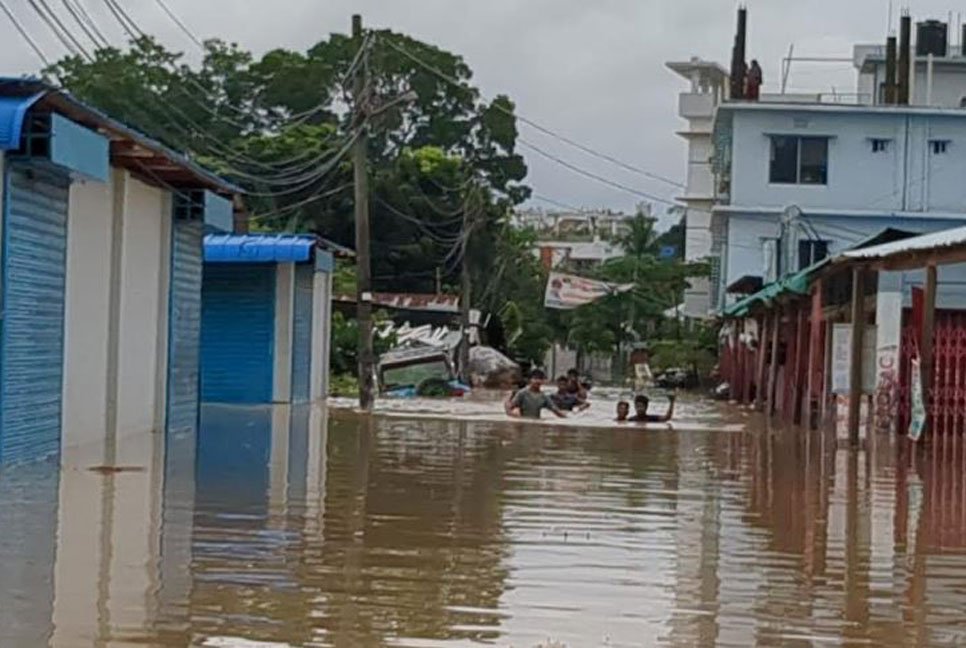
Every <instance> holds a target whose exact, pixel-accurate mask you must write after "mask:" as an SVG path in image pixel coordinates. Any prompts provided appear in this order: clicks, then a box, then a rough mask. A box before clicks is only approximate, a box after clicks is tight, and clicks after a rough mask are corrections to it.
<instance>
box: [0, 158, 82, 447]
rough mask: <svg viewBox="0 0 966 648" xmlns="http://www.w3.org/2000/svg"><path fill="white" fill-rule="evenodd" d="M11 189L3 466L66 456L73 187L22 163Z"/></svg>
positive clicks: (2, 348) (0, 394)
mask: <svg viewBox="0 0 966 648" xmlns="http://www.w3.org/2000/svg"><path fill="white" fill-rule="evenodd" d="M5 182H6V192H5V197H4V202H5V208H4V226H3V318H2V335H0V461H3V462H11V461H25V460H31V459H37V458H40V457H45V456H49V455H54V454H57V453H58V452H59V450H60V423H61V421H60V417H61V402H62V382H63V370H64V284H65V275H66V261H67V204H68V198H69V192H70V182H69V180H68V179H67V177H66V176H64V175H62V174H59V173H56V172H51V171H47V170H42V169H37V168H27V167H26V166H24V165H22V164H18V163H15V162H11V163H10V164H9V166H8V167H7V171H6V176H5Z"/></svg>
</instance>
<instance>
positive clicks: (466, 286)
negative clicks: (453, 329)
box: [459, 187, 476, 384]
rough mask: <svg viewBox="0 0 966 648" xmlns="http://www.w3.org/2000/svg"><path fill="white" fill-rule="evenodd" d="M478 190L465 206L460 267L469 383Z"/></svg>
mask: <svg viewBox="0 0 966 648" xmlns="http://www.w3.org/2000/svg"><path fill="white" fill-rule="evenodd" d="M475 197H476V192H475V191H474V188H473V187H470V195H469V198H468V199H467V201H466V203H465V204H464V206H463V237H464V238H463V262H462V264H461V266H462V267H461V269H460V327H461V328H462V329H463V337H462V339H461V340H460V355H459V362H460V376H461V377H462V378H463V381H464V382H465V383H466V384H469V380H470V375H469V366H470V298H471V296H472V294H473V281H472V278H471V277H470V259H469V257H470V233H471V232H472V231H473V223H472V222H471V217H470V210H471V209H475V206H474V204H475V203H474V202H473V201H474V199H475Z"/></svg>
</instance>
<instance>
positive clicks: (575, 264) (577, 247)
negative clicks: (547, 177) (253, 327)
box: [511, 204, 650, 272]
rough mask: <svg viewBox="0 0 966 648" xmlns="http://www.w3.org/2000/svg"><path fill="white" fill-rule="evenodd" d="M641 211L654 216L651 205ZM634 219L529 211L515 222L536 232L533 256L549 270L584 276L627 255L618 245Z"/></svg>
mask: <svg viewBox="0 0 966 648" xmlns="http://www.w3.org/2000/svg"><path fill="white" fill-rule="evenodd" d="M638 209H641V210H643V211H644V213H646V214H650V205H647V204H642V205H639V206H638ZM633 217H634V216H633V215H632V214H625V213H621V212H613V211H610V210H588V211H579V212H573V211H571V212H562V211H544V210H542V209H528V210H520V211H518V212H516V213H515V214H514V215H513V218H512V221H511V222H512V223H513V224H514V226H515V227H518V228H521V229H523V228H528V229H532V230H533V231H534V232H536V234H537V242H536V244H535V245H534V249H533V253H534V254H535V255H536V256H538V257H539V258H540V259H541V260H542V261H543V263H544V265H545V266H546V267H547V268H554V269H566V270H569V271H572V272H581V271H585V270H589V269H591V268H594V267H596V266H599V265H600V264H602V263H604V262H605V261H607V260H609V259H614V258H617V257H620V256H623V255H624V251H623V249H622V248H621V246H620V244H619V243H618V241H619V240H620V238H621V237H622V236H624V235H626V234H627V233H628V232H629V231H630V227H629V226H628V224H627V221H628V220H629V219H631V218H633Z"/></svg>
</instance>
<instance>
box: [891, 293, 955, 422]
mask: <svg viewBox="0 0 966 648" xmlns="http://www.w3.org/2000/svg"><path fill="white" fill-rule="evenodd" d="M914 320H915V318H914V317H913V315H912V311H911V310H910V309H906V310H905V312H904V313H903V326H902V350H901V359H900V367H899V394H898V405H899V416H898V420H899V425H900V428H899V430H900V431H901V432H904V431H905V430H906V429H907V428H908V426H909V412H910V408H911V400H910V385H909V382H910V378H909V377H910V373H911V371H910V366H911V360H912V358H915V357H918V356H919V328H918V326H917V325H916V322H915V321H914ZM933 347H934V351H933V353H934V359H933V375H932V384H931V389H930V390H929V394H927V395H926V411H927V413H928V416H929V428H928V429H929V430H930V431H931V432H933V433H935V434H939V435H951V434H962V433H963V431H964V429H966V312H964V311H952V310H937V311H936V320H935V337H934V344H933Z"/></svg>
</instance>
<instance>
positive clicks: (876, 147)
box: [870, 137, 892, 153]
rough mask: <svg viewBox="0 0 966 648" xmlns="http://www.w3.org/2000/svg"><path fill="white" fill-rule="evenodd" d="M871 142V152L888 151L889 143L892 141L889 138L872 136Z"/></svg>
mask: <svg viewBox="0 0 966 648" xmlns="http://www.w3.org/2000/svg"><path fill="white" fill-rule="evenodd" d="M870 141H871V142H872V152H873V153H888V152H889V145H890V144H891V143H892V140H890V139H883V138H881V137H873V138H871V139H870Z"/></svg>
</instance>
